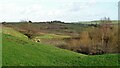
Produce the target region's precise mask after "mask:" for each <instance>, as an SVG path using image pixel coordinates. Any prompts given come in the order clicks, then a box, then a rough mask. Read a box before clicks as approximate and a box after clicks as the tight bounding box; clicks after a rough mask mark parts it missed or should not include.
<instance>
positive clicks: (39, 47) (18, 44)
mask: <svg viewBox="0 0 120 68" xmlns="http://www.w3.org/2000/svg"><path fill="white" fill-rule="evenodd" d="M46 37H47V38H51V37H54V35H51V34H49V35H45V36H43V38H46ZM2 38H3V40H2V51H3V56H2V57H3V58H2V59H3V61H2V65H3V66H118V65H119V64H118V54H103V55H94V56H93V55H85V54H80V53H76V52H73V51H69V50H65V49H60V48H57V47H55V46H52V45H46V44H43V43H36V42H33V41H31V40H30V39H28V38H27V37H26V36H25V35H23V34H21V33H20V32H18V31H16V30H14V29H12V28H7V27H4V28H3V33H2Z"/></svg>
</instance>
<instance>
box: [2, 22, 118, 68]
mask: <svg viewBox="0 0 120 68" xmlns="http://www.w3.org/2000/svg"><path fill="white" fill-rule="evenodd" d="M114 24H115V23H114ZM2 25H3V27H2V29H3V30H2V38H3V39H2V51H3V56H2V57H3V62H2V65H3V66H118V65H119V62H118V56H119V54H118V53H119V51H118V39H117V37H118V36H117V35H116V34H118V33H117V32H118V31H117V29H118V25H117V24H115V25H113V26H112V28H111V27H110V29H107V31H106V32H108V33H109V34H107V36H105V38H106V37H107V38H108V40H107V41H108V42H107V43H106V41H105V40H102V41H103V43H102V41H101V40H100V39H101V37H102V34H103V33H104V32H101V33H99V34H98V32H99V31H100V30H101V29H103V28H101V27H100V26H89V25H81V24H79V23H76V24H73V23H71V24H70V23H47V24H45V23H35V22H33V23H29V22H24V23H23V22H22V23H21V22H20V23H18V22H16V23H6V24H2ZM108 28H109V27H108ZM97 31H98V32H97ZM90 38H92V39H90ZM111 41H113V42H111ZM101 43H102V44H101ZM113 45H114V46H113ZM82 49H83V50H82Z"/></svg>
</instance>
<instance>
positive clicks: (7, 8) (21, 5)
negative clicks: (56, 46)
mask: <svg viewBox="0 0 120 68" xmlns="http://www.w3.org/2000/svg"><path fill="white" fill-rule="evenodd" d="M118 2H119V0H0V22H2V21H9V22H19V21H21V20H31V21H52V20H60V21H64V22H77V21H92V20H100V19H101V18H103V17H110V18H111V19H112V20H117V19H118Z"/></svg>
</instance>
